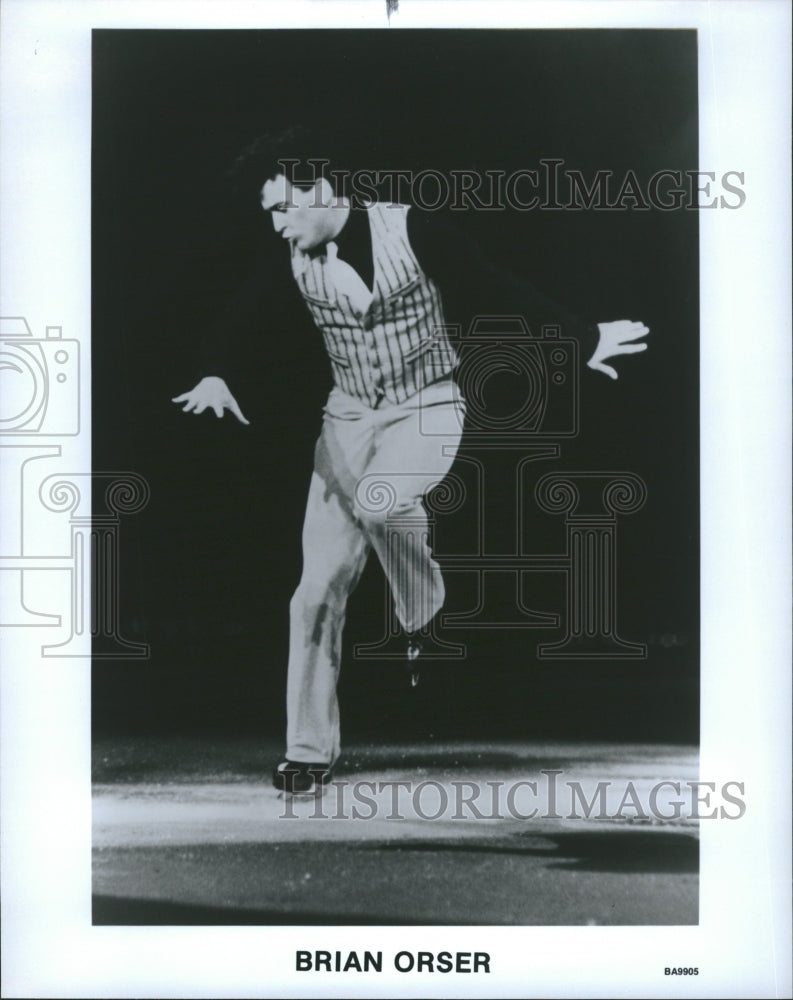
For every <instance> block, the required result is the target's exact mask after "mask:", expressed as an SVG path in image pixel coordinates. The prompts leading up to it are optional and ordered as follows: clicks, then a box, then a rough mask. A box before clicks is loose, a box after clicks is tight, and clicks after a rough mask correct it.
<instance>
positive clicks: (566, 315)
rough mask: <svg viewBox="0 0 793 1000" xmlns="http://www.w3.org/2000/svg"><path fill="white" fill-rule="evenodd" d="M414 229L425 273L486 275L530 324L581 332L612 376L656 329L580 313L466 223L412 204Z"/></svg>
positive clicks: (456, 277) (595, 366)
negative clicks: (508, 264)
mask: <svg viewBox="0 0 793 1000" xmlns="http://www.w3.org/2000/svg"><path fill="white" fill-rule="evenodd" d="M408 233H409V237H410V242H411V245H412V246H413V248H414V250H415V252H416V255H417V257H418V260H419V263H420V264H421V267H422V269H423V270H424V271H425V273H426V274H427V275H428V276H429V277H431V278H433V279H435V280H437V281H438V282H439V284H440V285H441V288H442V289H443V288H444V287H454V286H455V285H458V284H460V283H463V287H464V283H466V282H468V281H479V282H482V281H483V280H484V281H485V282H487V283H488V284H492V285H493V287H494V288H496V289H498V293H499V301H500V302H502V303H503V302H509V303H510V304H514V307H515V310H516V311H517V312H520V313H521V314H522V315H523V316H524V317H525V319H526V320H527V321H528V323H529V325H530V326H532V325H535V326H537V327H540V328H541V327H542V326H543V325H546V324H551V323H555V324H558V325H559V326H561V328H562V330H563V332H564V334H566V335H572V336H574V337H576V338H577V339H578V340H579V342H580V343H581V345H582V349H583V352H584V357H587V358H588V360H587V362H586V363H587V366H588V367H589V368H591V369H592V370H593V371H599V372H602V373H603V374H605V375H608V376H609V377H610V378H612V379H616V378H617V377H618V375H617V372H616V370H615V369H614V368H613V367H612V366H611V365H607V364H605V362H606V361H608V360H609V359H611V358H615V357H618V356H619V355H621V354H637V353H639V352H641V351H646V350H647V344H646V343H637V341H640V340H641V339H642V338H644V337H646V336H647V334H648V333H649V332H650V330H649V327H647V326H645V324H644V323H642V322H640V321H637V322H634V321H632V320H627V319H620V320H616V321H613V322H602V323H588V322H586V321H585V320H583V319H581V317H580V316H577V315H576V314H575V313H573V312H571V311H570V310H568V309H567V308H566V307H564V306H562V305H561V304H560V303H558V302H556V301H554V300H553V299H551V298H549V297H548V296H546V295H544V294H543V293H542V292H540V291H539V290H538V289H537V288H535V287H534V285H532V284H531V282H529V281H528V280H526V279H524V278H522V277H519V276H517V275H515V274H513V273H510V272H509V271H507V270H505V269H504V268H502V267H497V266H496V265H495V264H493V262H492V261H491V260H490V259H489V258H488V257H487V256H486V255H485V254H484V253H483V252H482V250H481V248H480V247H479V245H478V244H477V243H476V241H475V240H473V239H472V238H471V236H470V235H469V234H468V233H466V232H465V230H464V229H462V227H460V226H458V225H456V224H454V223H453V222H451V221H450V220H448V219H446V218H444V217H443V216H440V215H438V214H437V213H428V212H422V211H420V210H418V209H416V208H411V210H410V212H409V213H408Z"/></svg>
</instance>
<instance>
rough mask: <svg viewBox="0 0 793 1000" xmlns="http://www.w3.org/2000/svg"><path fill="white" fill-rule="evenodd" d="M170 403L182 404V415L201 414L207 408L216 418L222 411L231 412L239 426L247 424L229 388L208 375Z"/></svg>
mask: <svg viewBox="0 0 793 1000" xmlns="http://www.w3.org/2000/svg"><path fill="white" fill-rule="evenodd" d="M171 402H172V403H184V404H185V405H184V406H183V407H182V410H183V412H184V413H195V414H199V413H203V412H204V410H206V409H207V407H209V408H210V409H212V410H214V411H215V415H216V416H218V417H222V416H223V410H224V409H226V410H231V412H232V413H233V414H234V416H235V417H236V418H237V420H239V422H240V423H241V424H249V423H250V420H246V419H245V417H244V416H243V413H242V410H241V409H240V408H239V405H238V404H237V400H236V399H235V398H234V397H233V396H232V395H231V393H230V392H229V387H228V386H227V385H226V383H225V382H224V381H223V379H222V378H218V377H217V376H216V375H208V376H207V377H206V378H202V379H201V381H200V382H199V383H198V385H197V386H195V388H193V389H191V390H190V392H183V393H182V395H181V396H175V397H174V398H173V399H172V400H171Z"/></svg>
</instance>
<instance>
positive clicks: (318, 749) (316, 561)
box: [286, 472, 369, 764]
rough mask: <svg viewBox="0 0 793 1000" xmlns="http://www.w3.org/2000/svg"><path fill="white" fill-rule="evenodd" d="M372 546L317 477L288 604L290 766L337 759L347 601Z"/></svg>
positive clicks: (356, 523) (312, 485) (310, 493)
mask: <svg viewBox="0 0 793 1000" xmlns="http://www.w3.org/2000/svg"><path fill="white" fill-rule="evenodd" d="M368 550H369V544H368V542H367V540H366V536H365V534H364V532H363V530H362V529H361V526H360V524H359V523H358V522H357V521H356V520H355V518H354V517H353V516H352V514H351V512H350V510H349V507H348V505H345V503H344V501H343V500H342V499H341V498H340V497H339V496H338V495H337V494H334V493H330V494H329V493H328V492H327V485H326V483H325V481H324V480H323V479H322V478H321V477H320V476H319V475H318V474H317V473H316V472H315V473H314V474H313V476H312V479H311V486H310V488H309V496H308V502H307V505H306V517H305V523H304V527H303V574H302V578H301V581H300V584H299V586H298V588H297V590H296V591H295V594H294V596H293V597H292V601H291V604H290V609H289V610H290V628H289V667H288V672H287V694H286V705H287V752H286V755H287V757H288V758H289V760H294V761H304V762H317V763H330V764H332V763H334V762H335V760H336V758H337V757H338V756H339V705H338V699H337V697H336V683H337V681H338V675H339V665H340V662H341V639H342V630H343V628H344V618H345V610H346V606H347V598H348V596H349V594H350V592H351V591H352V589H353V588H354V587H355V585H356V583H357V582H358V579H359V577H360V575H361V571H362V570H363V567H364V564H365V562H366V555H367V552H368Z"/></svg>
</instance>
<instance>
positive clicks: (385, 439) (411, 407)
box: [355, 380, 464, 632]
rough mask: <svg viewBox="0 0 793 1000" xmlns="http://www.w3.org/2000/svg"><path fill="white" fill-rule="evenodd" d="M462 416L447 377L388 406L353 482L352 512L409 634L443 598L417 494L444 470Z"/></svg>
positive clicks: (457, 439) (455, 445)
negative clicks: (362, 468)
mask: <svg viewBox="0 0 793 1000" xmlns="http://www.w3.org/2000/svg"><path fill="white" fill-rule="evenodd" d="M463 412H464V411H463V404H462V402H461V401H460V399H459V395H458V391H457V389H456V386H455V385H454V383H452V382H451V380H448V381H446V382H444V383H442V384H439V385H435V386H431V387H429V388H428V389H425V390H424V391H423V393H422V394H421V395H420V396H419V397H414V399H412V400H409V401H408V402H407V403H405V404H402V405H401V406H398V407H393V408H391V410H390V411H389V416H388V419H385V420H384V421H383V424H382V426H381V427H380V429H379V432H378V434H377V437H376V441H375V445H374V453H373V455H372V457H371V459H370V460H369V462H368V464H367V468H366V470H365V472H364V474H363V476H362V477H361V479H360V480H359V482H358V484H357V489H356V494H355V510H356V513H357V514H358V517H359V518H360V520H361V522H362V524H363V525H364V526H365V529H366V534H367V537H368V539H369V541H370V543H371V545H372V547H373V548H374V550H375V552H376V553H377V556H378V559H379V560H380V563H381V564H382V566H383V570H384V571H385V574H386V577H387V579H388V583H389V587H390V590H391V593H392V595H393V598H394V607H395V610H396V614H397V618H398V619H399V621H400V623H401V624H402V627H403V628H404V629H406V630H407V631H409V632H413V631H416V630H418V629H421V628H422V627H424V626H425V625H426V624H427V623H428V622H429V621H430V620H431V619H432V618H433V617H434V615H436V614H437V612H438V611H439V610H440V608H441V607H442V606H443V602H444V598H445V588H444V584H443V577H442V575H441V571H440V567H439V566H438V563H437V562H436V561H435V559H434V558H433V556H432V550H431V548H430V543H429V537H428V534H429V525H428V519H427V513H426V511H425V509H424V506H423V504H422V497H424V496H425V495H426V494H427V493H428V492H429V491H430V490H431V489H432V488H433V487H434V486H436V485H437V484H438V483H439V482H440V481H441V480H442V479H443V477H444V476H445V475H446V474H447V473H448V471H449V469H450V468H451V465H452V462H453V461H454V457H455V454H456V452H457V448H458V447H459V444H460V438H461V436H462V422H463Z"/></svg>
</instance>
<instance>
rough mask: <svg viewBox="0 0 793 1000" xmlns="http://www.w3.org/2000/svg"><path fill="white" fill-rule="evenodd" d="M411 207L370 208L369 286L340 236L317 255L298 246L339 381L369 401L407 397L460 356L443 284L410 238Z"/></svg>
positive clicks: (301, 282) (303, 284) (298, 276)
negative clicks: (346, 256) (340, 253)
mask: <svg viewBox="0 0 793 1000" xmlns="http://www.w3.org/2000/svg"><path fill="white" fill-rule="evenodd" d="M408 211H409V206H407V205H393V204H380V203H375V204H372V205H370V206H368V208H367V210H366V213H367V217H368V222H369V226H370V232H371V239H372V257H373V262H374V274H373V287H372V288H371V289H368V288H366V286H365V285H364V283H363V281H362V280H361V278H360V277H359V276H358V275H357V274H356V273H355V272H352V273H350V272H351V271H352V269H351V268H349V265H347V264H345V263H344V262H343V261H341V260H339V259H338V258H337V256H336V253H335V251H336V247H335V244H330V246H329V247H328V248H325V250H324V251H323V252H321V253H319V254H313V255H312V254H306V253H303V252H302V251H300V250H298V249H297V248H296V247H294V246H293V248H292V273H293V274H294V277H295V280H296V282H297V285H298V288H299V289H300V293H301V295H302V296H303V299H304V301H305V303H306V305H307V306H308V309H309V311H310V312H311V315H312V317H313V319H314V322H315V324H316V326H317V328H318V329H319V330H320V332H321V333H322V337H323V340H324V343H325V349H326V351H327V354H328V357H329V358H330V362H331V368H332V371H333V379H334V382H335V384H336V385H337V386H338V387H339V388H340V389H342V390H343V391H344V392H346V393H349V394H350V395H351V396H354V397H356V398H357V399H360V400H361V401H362V402H365V403H367V405H369V406H371V407H376V406H379V405H380V403H381V402H382V401H383V400H384V399H385V400H388V401H389V402H392V403H401V402H404V401H405V400H406V399H408V398H409V397H410V396H412V395H414V394H415V393H416V392H418V391H419V390H421V389H422V388H423V387H424V386H426V385H429V384H430V383H432V382H435V381H437V380H438V379H440V378H443V377H444V376H447V375H449V374H450V373H451V372H452V370H453V369H454V367H455V365H456V363H457V358H456V355H455V352H454V350H453V348H452V346H451V343H450V341H449V339H448V336H447V332H446V327H445V321H444V314H443V307H442V303H441V296H440V292H439V290H438V286H437V285H436V284H435V282H434V281H433V280H432V279H431V278H429V277H428V276H427V275H426V274H425V273H424V271H423V270H422V268H421V266H420V264H419V261H418V259H417V257H416V254H415V253H414V251H413V249H412V247H411V245H410V241H409V239H408V232H407V214H408Z"/></svg>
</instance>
